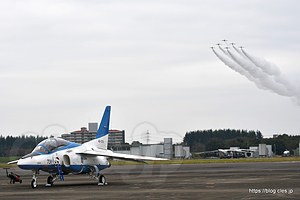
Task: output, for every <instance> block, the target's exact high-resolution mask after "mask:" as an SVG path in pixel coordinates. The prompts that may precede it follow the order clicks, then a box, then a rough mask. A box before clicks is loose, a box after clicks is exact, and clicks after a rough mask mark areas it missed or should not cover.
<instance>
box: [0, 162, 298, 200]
mask: <svg viewBox="0 0 300 200" xmlns="http://www.w3.org/2000/svg"><path fill="white" fill-rule="evenodd" d="M299 169H300V162H254V163H209V164H172V165H170V164H168V165H114V166H111V167H110V168H109V169H105V170H103V171H100V172H101V174H104V175H105V177H106V181H107V182H108V184H107V185H104V186H99V185H98V184H97V181H96V180H94V179H91V178H90V177H89V176H87V175H73V174H69V175H65V176H64V179H65V180H64V181H60V180H57V181H56V182H55V183H54V185H53V186H52V187H47V186H45V184H46V180H47V177H48V174H47V173H45V172H41V173H40V175H39V176H38V179H37V184H38V186H37V188H35V189H33V188H31V185H30V183H31V179H32V172H31V171H30V170H29V171H26V170H21V169H19V168H11V169H9V172H10V171H12V172H15V173H17V174H19V175H20V176H21V179H22V181H23V182H22V184H20V183H15V184H8V183H9V179H8V178H6V173H5V170H3V169H0V170H2V172H0V185H1V187H0V199H35V200H38V199H44V200H45V199H300V171H299Z"/></svg>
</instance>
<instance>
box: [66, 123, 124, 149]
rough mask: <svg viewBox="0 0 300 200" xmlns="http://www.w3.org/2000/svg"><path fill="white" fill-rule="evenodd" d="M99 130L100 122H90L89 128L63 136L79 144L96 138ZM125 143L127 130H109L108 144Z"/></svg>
mask: <svg viewBox="0 0 300 200" xmlns="http://www.w3.org/2000/svg"><path fill="white" fill-rule="evenodd" d="M97 131H98V123H89V130H88V129H87V128H86V127H82V128H81V129H80V130H78V131H73V132H71V133H70V134H68V133H67V134H62V135H61V137H62V138H63V139H65V140H68V141H70V142H76V143H79V144H82V143H85V142H88V141H90V140H93V139H95V137H96V134H97ZM123 143H125V131H124V130H122V131H120V130H109V133H108V146H109V147H111V146H114V145H119V144H123Z"/></svg>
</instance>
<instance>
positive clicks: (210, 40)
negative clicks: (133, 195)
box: [0, 0, 300, 143]
mask: <svg viewBox="0 0 300 200" xmlns="http://www.w3.org/2000/svg"><path fill="white" fill-rule="evenodd" d="M299 7H300V2H298V1H291V0H290V1H288V0H287V1H279V0H277V1H276V0H272V1H261V0H259V1H258V0H257V1H256V0H251V1H250V0H245V1H239V0H227V1H223V0H210V1H175V0H172V1H163V0H159V1H153V0H151V1H150V0H149V1H62V0H59V1H23V0H22V1H11V0H9V1H3V0H2V1H0V24H1V26H0V44H1V45H0V59H1V62H0V70H1V71H0V72H1V73H0V113H1V114H0V127H1V129H0V130H1V133H0V134H2V135H4V136H6V135H14V136H16V135H22V134H25V135H30V134H31V135H43V136H49V135H50V134H52V135H54V136H59V135H60V134H61V133H65V132H70V131H74V130H78V129H80V127H82V126H87V124H88V123H89V122H99V120H100V119H101V117H102V114H103V111H104V108H105V106H106V105H111V106H112V113H111V128H112V129H120V130H125V133H126V141H127V142H131V141H132V140H140V141H141V142H143V143H146V139H147V134H146V131H147V130H149V132H150V134H149V137H148V139H149V140H148V142H149V143H156V142H159V141H162V138H163V137H174V141H175V142H180V141H182V138H183V136H184V135H185V133H186V132H187V131H193V130H204V129H223V128H230V129H247V130H260V131H261V132H262V134H263V136H264V137H271V136H272V135H273V134H274V133H279V134H283V133H287V134H289V135H299V134H300V123H299V122H300V106H299V105H297V104H296V103H295V101H293V99H291V98H289V97H285V96H280V95H278V94H276V93H272V92H270V91H266V90H261V89H259V88H258V87H256V85H255V84H254V83H253V82H250V81H249V80H248V79H247V78H245V77H244V76H242V75H240V74H238V73H236V72H235V71H233V70H231V69H230V68H229V67H227V66H226V65H224V63H222V62H221V61H220V60H219V59H218V58H217V57H216V56H215V55H214V53H213V52H212V50H211V49H210V48H209V47H210V46H216V44H217V43H221V42H222V41H221V40H223V39H227V40H228V41H229V42H235V43H236V44H237V45H239V46H240V45H242V46H244V48H245V50H246V51H247V52H249V53H251V54H254V55H256V56H259V57H263V58H265V59H266V60H268V61H270V62H272V63H274V64H276V65H277V67H278V68H279V69H280V70H281V72H282V73H283V74H285V75H286V77H288V78H289V79H290V80H293V81H295V82H296V83H297V81H299V80H300V68H299V62H300V57H299V55H300V24H299V23H300V22H299V18H300V13H299ZM222 46H223V47H225V44H223V45H222Z"/></svg>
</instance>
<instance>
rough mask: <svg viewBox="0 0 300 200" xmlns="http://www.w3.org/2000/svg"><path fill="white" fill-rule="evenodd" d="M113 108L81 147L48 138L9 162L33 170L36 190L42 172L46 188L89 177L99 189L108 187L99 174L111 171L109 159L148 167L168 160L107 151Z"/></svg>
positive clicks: (108, 109)
mask: <svg viewBox="0 0 300 200" xmlns="http://www.w3.org/2000/svg"><path fill="white" fill-rule="evenodd" d="M110 110H111V107H110V106H107V107H106V108H105V111H104V114H103V117H102V120H101V123H100V126H99V129H98V132H97V135H96V138H95V139H94V140H91V141H89V142H86V143H83V144H78V143H74V142H69V141H67V140H64V139H62V138H48V139H46V140H43V141H42V142H41V143H39V144H38V145H37V146H36V147H35V148H34V149H33V151H32V152H31V153H30V154H28V155H25V156H23V157H22V158H20V159H19V160H15V161H12V162H9V163H8V164H14V163H17V165H18V167H19V168H21V169H26V170H32V172H33V177H32V181H31V187H32V188H36V187H37V175H38V174H39V171H40V170H42V171H45V172H49V173H50V176H49V177H48V178H47V184H46V185H47V186H52V185H53V183H54V181H56V180H57V179H58V178H59V179H60V180H64V175H67V174H69V173H73V174H88V175H90V176H91V177H92V178H94V179H96V180H97V181H98V182H99V183H98V185H105V184H107V183H106V179H105V177H104V175H101V174H100V170H103V169H105V168H108V167H110V165H111V164H110V163H109V161H108V160H107V159H108V158H112V159H114V158H116V159H124V160H130V161H136V162H143V163H146V162H145V161H144V160H167V159H164V158H154V157H146V156H136V155H128V154H121V153H114V152H112V151H110V150H108V149H107V144H108V131H109V121H110Z"/></svg>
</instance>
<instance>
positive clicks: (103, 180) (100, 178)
mask: <svg viewBox="0 0 300 200" xmlns="http://www.w3.org/2000/svg"><path fill="white" fill-rule="evenodd" d="M88 174H89V175H90V177H91V178H93V179H95V180H97V181H98V182H99V183H98V185H107V182H106V178H105V176H104V175H102V174H101V175H100V174H99V169H98V167H97V166H96V165H94V166H91V167H90V172H89V173H88Z"/></svg>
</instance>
